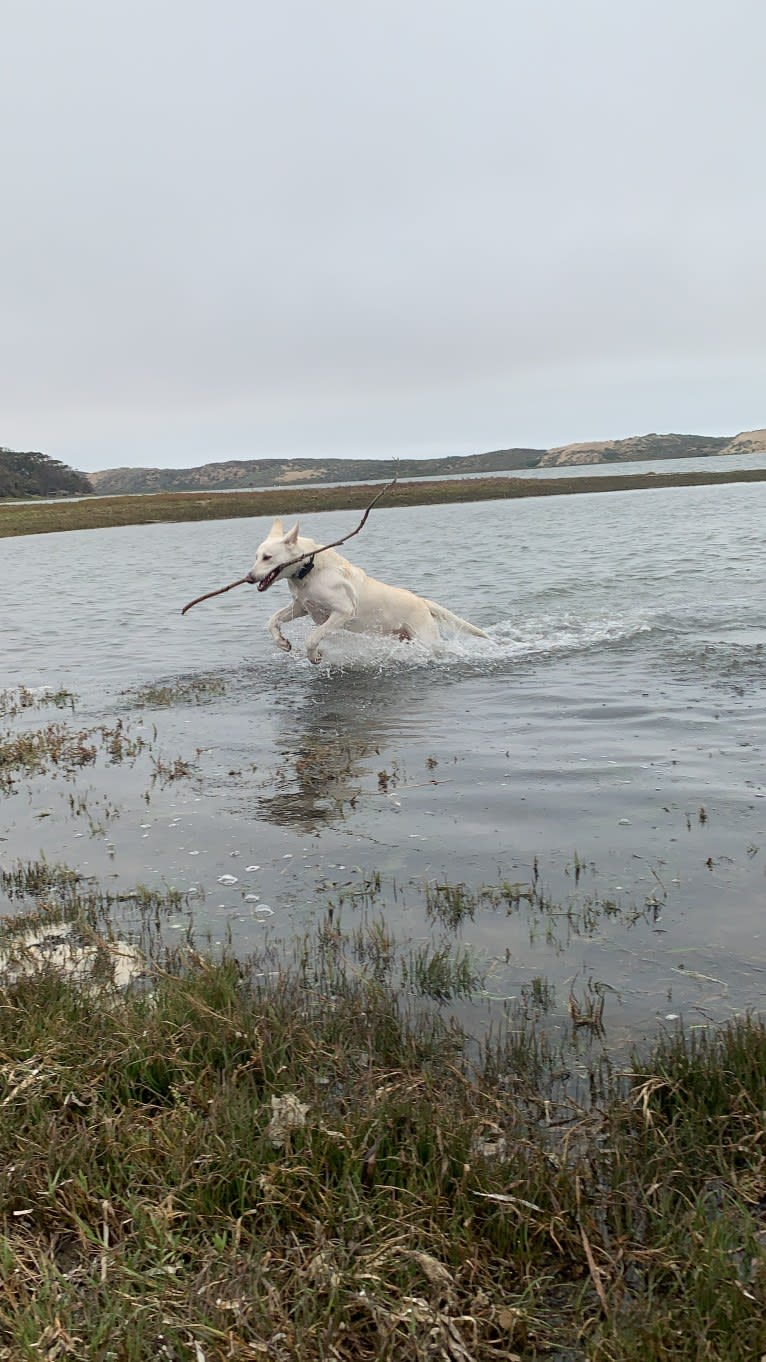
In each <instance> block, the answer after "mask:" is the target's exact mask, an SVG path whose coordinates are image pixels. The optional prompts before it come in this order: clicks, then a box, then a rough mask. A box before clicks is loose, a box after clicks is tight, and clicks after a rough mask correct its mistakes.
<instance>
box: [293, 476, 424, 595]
mask: <svg viewBox="0 0 766 1362" xmlns="http://www.w3.org/2000/svg"><path fill="white" fill-rule="evenodd" d="M398 477H399V474H398V473H394V476H393V477H392V479H391V481H390V482H387V483H386V485H385V487H381V489H380V491H379V492H378V495H377V496H376V497H373V499H372V501H371V502H370V504H369V506H368V507H367V510H366V511H365V513H364V515H363V516H362V519H361V520H360V521H359V524H358V525H357V527H356V529H355V530H351V531H350V533H349V534H344V536H343V538H342V539H333V541H332V543H331V544H323V545H322V547H321V548H319V549H307V551H306V552H305V553H300V554H299V555H298V557H297V558H291V559H290V561H289V562H288V563H281V564H280V571H282V570H284V568H289V567H293V565H294V564H295V563H302V562H303V560H304V558H314V557H315V555H316V554H317V553H326V552H327V550H328V549H337V548H338V546H339V544H345V542H346V540H347V539H353V537H354V535H355V534H358V533H359V531H360V530H361V529H362V528H363V526H364V523H365V521H366V519H367V517H368V515H369V514H370V511H371V510H372V508H373V506H376V505H377V503H378V502H379V501H380V498H381V497H384V496H385V495H386V492H390V491H391V488H392V487H394V486H396V481H397V479H398Z"/></svg>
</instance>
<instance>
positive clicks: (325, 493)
mask: <svg viewBox="0 0 766 1362" xmlns="http://www.w3.org/2000/svg"><path fill="white" fill-rule="evenodd" d="M764 481H766V469H753V468H748V469H732V471H731V472H721V473H718V472H683V471H680V472H675V473H654V472H652V473H640V474H637V473H633V474H630V473H603V474H598V475H595V476H590V477H589V476H587V475H583V476H577V477H566V476H563V475H561V476H556V477H555V478H513V477H502V478H497V477H494V478H493V477H488V478H458V479H454V480H451V481H447V480H445V481H435V482H400V483H399V484H398V485H397V486H396V488H395V489H394V490H393V491H392V492H391V493H389V494H388V495H387V497H386V499H385V501H384V502H382V503H381V508H383V507H386V506H423V505H432V504H433V505H436V504H439V503H443V502H469V501H490V500H491V501H494V500H501V499H502V498H505V497H540V496H563V495H571V494H572V493H576V492H616V491H632V490H639V489H647V488H661V487H700V486H709V485H711V484H718V483H732V482H764ZM378 491H380V484H375V485H372V484H370V483H352V484H347V485H345V486H343V487H305V488H300V487H293V488H287V487H285V488H279V489H275V490H272V491H267V492H218V493H204V492H167V493H166V492H160V493H156V494H154V493H152V494H146V495H143V496H112V497H84V498H82V499H81V500H73V501H36V502H26V503H11V502H6V503H3V502H0V538H7V537H9V536H11V535H23V534H47V533H51V532H55V531H61V530H89V529H104V528H107V527H110V526H119V525H146V524H154V523H158V522H159V523H166V522H170V521H188V520H226V519H232V518H235V517H241V516H272V515H292V514H304V513H309V512H312V513H318V512H320V511H337V510H354V509H362V508H364V507H366V506H368V505H369V504H370V501H371V500H372V497H373V496H374V495H375V493H376V492H378Z"/></svg>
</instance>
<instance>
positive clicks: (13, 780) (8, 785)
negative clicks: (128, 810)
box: [0, 719, 147, 793]
mask: <svg viewBox="0 0 766 1362" xmlns="http://www.w3.org/2000/svg"><path fill="white" fill-rule="evenodd" d="M146 746H147V742H146V739H145V738H144V737H143V736H142V735H141V734H140V733H135V732H131V731H130V730H129V729H128V727H127V726H126V725H125V724H124V723H123V721H122V719H117V720H116V721H115V723H114V724H111V725H109V724H98V725H96V726H94V727H90V728H73V727H71V726H70V725H69V724H63V723H50V724H45V725H44V726H43V727H42V728H30V729H25V730H23V731H16V730H14V729H7V730H6V731H5V732H0V793H9V792H10V791H11V790H13V788H14V787H15V786H16V785H17V784H18V782H19V781H20V780H24V779H29V778H30V777H32V776H41V775H56V774H61V775H65V776H66V775H71V774H73V773H74V772H75V771H77V770H78V769H80V768H81V767H83V766H93V765H95V763H96V761H97V759H98V757H99V756H100V755H103V756H104V757H106V759H107V760H108V761H109V762H111V763H112V764H115V765H116V764H118V763H120V762H132V761H134V760H135V759H136V757H137V756H138V754H139V753H140V752H142V751H143V749H144V748H145V747H146Z"/></svg>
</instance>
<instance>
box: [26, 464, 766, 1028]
mask: <svg viewBox="0 0 766 1362" xmlns="http://www.w3.org/2000/svg"><path fill="white" fill-rule="evenodd" d="M686 462H688V461H685V464H686ZM703 462H704V464H705V466H706V467H709V466H712V465H713V463H714V462H715V461H714V460H704V461H703ZM684 466H685V465H684ZM674 467H675V465H674ZM567 471H569V470H567ZM588 471H592V470H588ZM354 523H355V521H354V517H353V515H350V514H349V513H348V512H336V513H332V514H325V515H320V516H315V517H311V518H310V519H309V518H307V521H306V529H307V532H309V533H311V534H313V535H314V537H316V538H318V539H320V540H321V539H323V538H324V539H331V538H337V537H338V536H339V535H340V534H342V533H344V532H345V531H347V530H348V529H350V528H353V525H354ZM764 524H766V486H764V485H758V484H753V485H746V486H737V485H730V486H723V487H715V488H706V487H699V488H679V489H672V490H670V489H669V490H663V491H646V492H629V493H610V494H607V495H604V494H601V495H595V494H581V495H578V496H566V497H560V498H558V497H557V498H555V499H553V500H552V499H548V498H546V499H544V500H541V501H538V500H521V501H499V502H492V503H481V504H473V505H471V504H466V505H459V506H446V507H442V506H437V507H415V508H407V509H387V510H382V509H381V510H376V511H375V512H374V513H373V516H372V517H371V519H370V521H369V522H368V524H367V526H366V527H365V529H364V531H363V532H362V535H360V536H359V538H357V539H355V540H353V541H352V542H351V543H350V544H349V545H348V554H349V557H353V558H354V559H355V561H357V562H359V563H361V564H363V565H364V567H365V568H366V569H367V570H368V571H370V572H371V573H373V574H375V575H379V576H381V577H384V578H387V579H388V580H394V581H396V582H397V583H398V584H400V585H407V586H410V587H412V588H413V589H415V590H419V591H421V592H422V593H423V594H425V595H428V596H430V597H432V598H433V599H435V600H438V601H441V602H442V603H443V604H445V605H447V606H448V607H449V608H450V609H452V610H454V611H457V612H458V613H459V614H461V615H464V616H465V617H467V618H468V619H471V620H473V621H474V622H475V623H477V624H479V625H481V626H482V627H484V628H486V629H487V630H488V632H489V633H490V635H491V639H490V640H489V641H486V642H485V641H483V640H478V639H473V638H468V637H462V638H461V637H459V636H458V637H453V638H450V639H447V640H445V642H444V644H443V646H442V647H441V648H440V649H439V651H438V653H437V654H436V655H428V654H426V653H425V652H423V651H421V650H419V649H418V648H416V647H412V646H409V645H406V644H399V643H394V642H388V641H381V640H374V639H366V638H363V637H359V636H351V635H337V636H335V637H334V638H330V639H328V640H326V642H325V664H324V665H323V666H322V667H321V668H314V667H312V666H310V664H309V663H308V662H307V661H306V658H305V652H304V650H303V648H302V643H303V641H304V640H305V634H306V629H305V628H304V627H303V623H302V622H301V623H300V624H297V625H292V626H287V632H288V633H290V634H291V637H292V638H293V640H294V642H295V644H296V647H295V651H293V652H292V653H291V654H289V655H285V654H283V653H280V652H278V651H277V649H276V648H275V647H274V646H273V644H272V642H271V639H270V637H269V636H268V634H267V633H266V630H265V620H266V617H267V615H268V614H269V613H270V612H271V611H273V610H275V609H276V608H278V606H279V605H280V604H281V603H284V600H285V599H286V595H287V592H286V588H284V587H280V586H279V585H277V586H275V587H274V588H273V590H272V591H271V592H270V593H269V594H268V596H266V597H264V596H262V595H258V594H257V593H256V592H255V591H254V590H253V589H251V588H248V587H246V586H245V587H241V588H238V589H237V590H236V591H233V592H231V593H229V594H228V595H226V596H222V597H220V598H218V599H217V600H213V601H208V602H205V603H204V604H203V605H200V606H198V607H196V608H195V609H194V610H193V611H191V612H190V613H189V614H188V615H186V616H185V617H182V616H181V614H180V609H181V606H182V605H184V604H185V603H186V602H187V601H188V600H190V599H192V598H193V597H195V596H197V595H199V594H201V593H202V592H203V591H205V590H212V589H213V588H215V587H217V586H223V585H225V584H226V583H227V582H228V581H231V580H233V579H235V578H237V577H239V576H242V575H243V573H244V572H245V571H246V570H247V568H248V567H249V565H250V563H251V561H252V558H253V554H254V549H255V546H256V545H257V543H258V542H259V540H260V539H261V538H262V537H263V535H264V533H265V530H266V529H267V526H268V522H267V521H265V520H263V519H254V520H226V521H220V522H204V523H202V524H183V525H148V526H135V527H128V528H125V529H114V530H103V531H102V530H95V531H88V532H78V533H67V534H60V535H39V536H31V537H29V538H24V539H12V540H5V541H1V542H0V572H2V580H3V582H4V584H5V588H4V597H5V599H4V602H3V612H2V623H1V624H0V648H1V649H2V653H1V656H0V688H2V687H11V686H15V685H18V684H21V683H23V684H25V685H28V686H38V685H46V684H48V685H53V686H60V685H64V686H66V687H68V688H69V689H70V690H72V691H74V692H76V694H77V695H78V697H79V710H78V717H77V722H79V723H82V724H86V723H96V722H109V723H112V722H114V719H115V717H116V716H120V717H122V718H123V720H124V721H125V722H126V723H129V722H130V723H133V724H136V723H139V722H140V721H141V720H142V718H143V722H144V729H145V732H147V734H149V732H150V730H151V727H152V725H153V724H156V728H157V749H156V750H157V751H159V753H160V754H161V759H162V761H163V762H164V763H165V764H166V766H167V765H168V764H171V763H172V762H173V761H174V760H175V758H177V757H182V758H183V759H184V760H188V761H190V762H192V763H194V765H195V770H196V774H195V776H194V778H193V779H191V780H189V779H181V780H177V781H172V782H169V783H166V784H163V783H162V782H161V781H159V782H157V781H155V782H154V784H152V783H151V781H150V779H149V778H148V776H147V770H146V767H145V766H142V763H141V762H140V761H137V762H136V764H135V766H134V767H128V766H125V765H121V766H114V767H106V768H103V767H102V768H98V769H97V770H93V771H91V773H90V774H87V772H86V773H85V774H84V775H83V776H81V777H80V778H79V781H78V783H79V784H80V785H83V784H84V786H86V787H87V796H88V801H89V809H90V812H89V813H88V814H87V815H86V814H83V812H82V811H80V812H79V813H78V812H77V810H76V809H73V808H72V807H71V806H70V794H71V786H70V785H69V784H68V783H67V782H66V781H64V780H61V779H58V780H53V781H46V780H36V781H33V782H32V783H31V784H30V785H29V787H28V789H25V790H23V791H20V792H18V793H17V794H16V795H13V796H7V797H5V798H4V799H3V822H4V824H5V826H4V827H3V828H2V829H0V835H2V836H3V837H4V839H5V840H4V841H3V842H0V861H2V862H3V864H8V863H10V862H11V861H12V860H14V859H16V858H17V857H25V858H26V857H31V856H37V855H39V854H45V855H46V856H48V858H49V859H51V860H63V861H66V862H67V863H69V864H70V865H75V866H77V867H78V868H81V869H82V870H83V871H84V872H85V873H87V874H94V875H98V876H99V877H101V878H103V879H105V880H106V881H107V883H109V884H111V885H114V886H115V887H117V888H119V889H122V890H127V889H128V888H130V887H132V886H135V885H136V884H138V883H144V884H150V885H161V884H165V885H172V886H174V887H177V888H179V889H181V890H183V891H184V892H185V893H186V892H189V891H191V899H190V910H189V911H190V913H191V915H192V917H193V920H194V923H195V926H196V928H197V930H198V932H199V931H202V933H203V934H204V933H205V932H207V933H209V934H210V937H211V939H212V940H213V941H222V940H226V939H230V940H232V941H233V942H234V944H235V946H236V947H237V948H238V949H247V948H249V947H252V946H253V945H255V944H257V943H259V942H261V941H263V940H264V937H265V934H266V933H272V934H280V933H281V934H282V935H289V934H290V933H293V932H297V931H300V930H301V929H302V928H303V926H305V925H306V923H307V922H308V921H309V920H310V919H311V918H312V916H313V915H314V914H316V913H317V912H318V911H320V910H321V909H322V908H323V907H324V906H325V905H326V904H327V903H328V902H331V901H335V900H336V899H337V894H338V892H339V891H343V890H344V889H345V891H346V892H348V891H349V890H352V891H353V890H355V889H356V888H358V887H359V886H360V885H361V884H363V883H364V882H365V880H366V879H368V878H369V876H370V875H371V874H372V872H373V871H380V872H381V877H382V884H381V891H380V894H379V895H378V896H377V901H376V904H377V911H381V912H383V913H384V914H385V915H386V917H387V918H390V919H391V920H393V921H394V922H395V924H396V926H397V929H401V930H404V931H406V932H407V933H409V934H411V935H413V936H414V937H415V938H418V937H421V936H422V937H426V936H429V935H434V934H435V933H438V926H434V924H433V923H429V921H428V920H427V918H426V914H425V912H424V893H423V890H424V885H425V884H426V883H428V882H430V883H431V884H433V883H434V882H444V881H449V882H452V883H463V884H465V885H466V886H468V887H470V888H471V889H473V890H478V889H480V888H481V886H492V885H498V884H499V883H500V882H501V881H503V880H508V881H511V882H518V883H524V884H527V883H530V884H537V885H539V886H541V887H542V888H543V889H544V892H545V896H546V897H547V900H548V902H549V906H548V907H547V908H546V909H545V910H544V911H543V910H540V908H539V905H538V907H537V908H534V909H533V908H530V907H529V906H528V905H525V903H524V902H521V904H520V905H517V906H516V907H515V908H514V910H513V911H512V912H511V913H510V914H508V913H507V912H506V909H505V907H503V906H497V905H495V906H493V905H492V904H491V903H490V902H489V901H488V900H487V899H485V900H484V901H482V903H481V904H480V905H479V907H478V908H477V910H476V914H475V917H474V919H473V920H470V919H468V920H466V921H465V922H464V923H463V924H462V927H461V929H460V935H461V937H462V940H463V941H464V942H465V943H466V944H467V945H468V946H469V947H470V948H471V950H472V951H473V952H474V953H475V955H476V957H477V959H479V961H480V962H481V964H482V966H483V969H484V971H485V975H486V998H487V1000H488V1002H486V1004H482V1005H483V1006H484V1005H486V1006H489V1007H491V1006H500V1005H501V1004H502V1000H507V999H509V998H514V997H519V996H522V995H523V993H524V991H525V989H528V988H529V987H530V984H531V982H532V980H534V979H535V978H536V977H545V978H547V979H548V980H549V981H550V982H551V983H552V984H554V985H555V988H556V997H557V1005H558V1006H559V1008H560V1009H564V1008H565V1004H566V1000H567V998H568V995H569V993H570V991H571V992H573V993H574V994H575V996H577V997H580V996H582V995H583V994H584V993H586V992H588V991H589V990H592V989H593V988H594V987H596V988H597V989H598V990H599V991H600V992H601V993H602V994H603V996H605V997H606V1000H607V1001H606V1016H607V1020H608V1023H609V1026H610V1028H611V1032H612V1034H620V1033H625V1034H630V1035H635V1034H637V1033H638V1032H641V1031H643V1030H647V1029H651V1027H653V1026H654V1025H656V1022H657V1020H658V1019H660V1020H662V1021H665V1019H670V1020H669V1021H668V1022H667V1023H666V1024H675V1021H674V1019H675V1018H678V1017H681V1018H683V1020H684V1022H685V1023H686V1024H694V1023H695V1022H696V1021H701V1020H704V1019H706V1018H708V1017H713V1018H716V1019H718V1018H722V1017H726V1016H729V1015H732V1014H733V1013H736V1012H740V1011H742V1010H743V1009H745V1008H748V1007H759V1006H762V1004H763V991H764V983H765V982H766V936H765V935H764V923H763V903H764V889H765V888H766V884H765V882H764V872H765V871H766V837H765V835H764V833H765V831H766V829H765V827H764V824H765V821H766V776H765V774H764V772H765V769H766V768H765V767H764V740H765V739H766V706H765V704H764V699H765V695H766V690H765V688H764V677H765V676H766V558H765V556H764V552H763V538H764V537H763V529H762V527H763V525H764ZM200 678H207V679H212V680H213V681H214V682H215V683H216V684H215V686H214V688H213V690H212V692H211V694H210V699H209V701H208V702H207V703H194V702H184V703H178V704H175V705H173V706H171V707H170V708H161V707H157V708H152V707H148V706H146V705H141V706H138V707H137V706H136V704H135V702H134V700H133V698H132V696H133V694H134V693H135V690H136V688H139V687H144V686H147V685H153V686H157V685H160V686H174V685H177V684H179V683H183V684H184V685H188V684H190V683H191V684H193V683H194V682H195V681H198V680H199V679H200ZM219 692H220V693H219ZM49 717H50V716H48V715H47V714H45V715H43V716H35V718H36V719H37V720H38V721H39V722H43V721H44V720H47V719H48V718H49ZM17 722H20V723H23V724H29V723H30V722H32V719H31V718H30V716H29V714H27V715H24V716H23V717H22V719H21V720H19V721H17ZM6 911H7V905H6ZM355 911H357V910H355V909H354V908H353V907H351V908H349V907H347V908H345V909H344V912H345V913H347V914H348V913H350V914H351V915H352V916H353V913H354V912H355ZM349 920H351V919H349ZM185 923H186V918H185V917H184V916H183V915H180V916H179V920H178V922H177V923H175V924H172V925H174V926H177V927H178V928H179V930H180V929H181V928H182V927H184V925H185Z"/></svg>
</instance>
